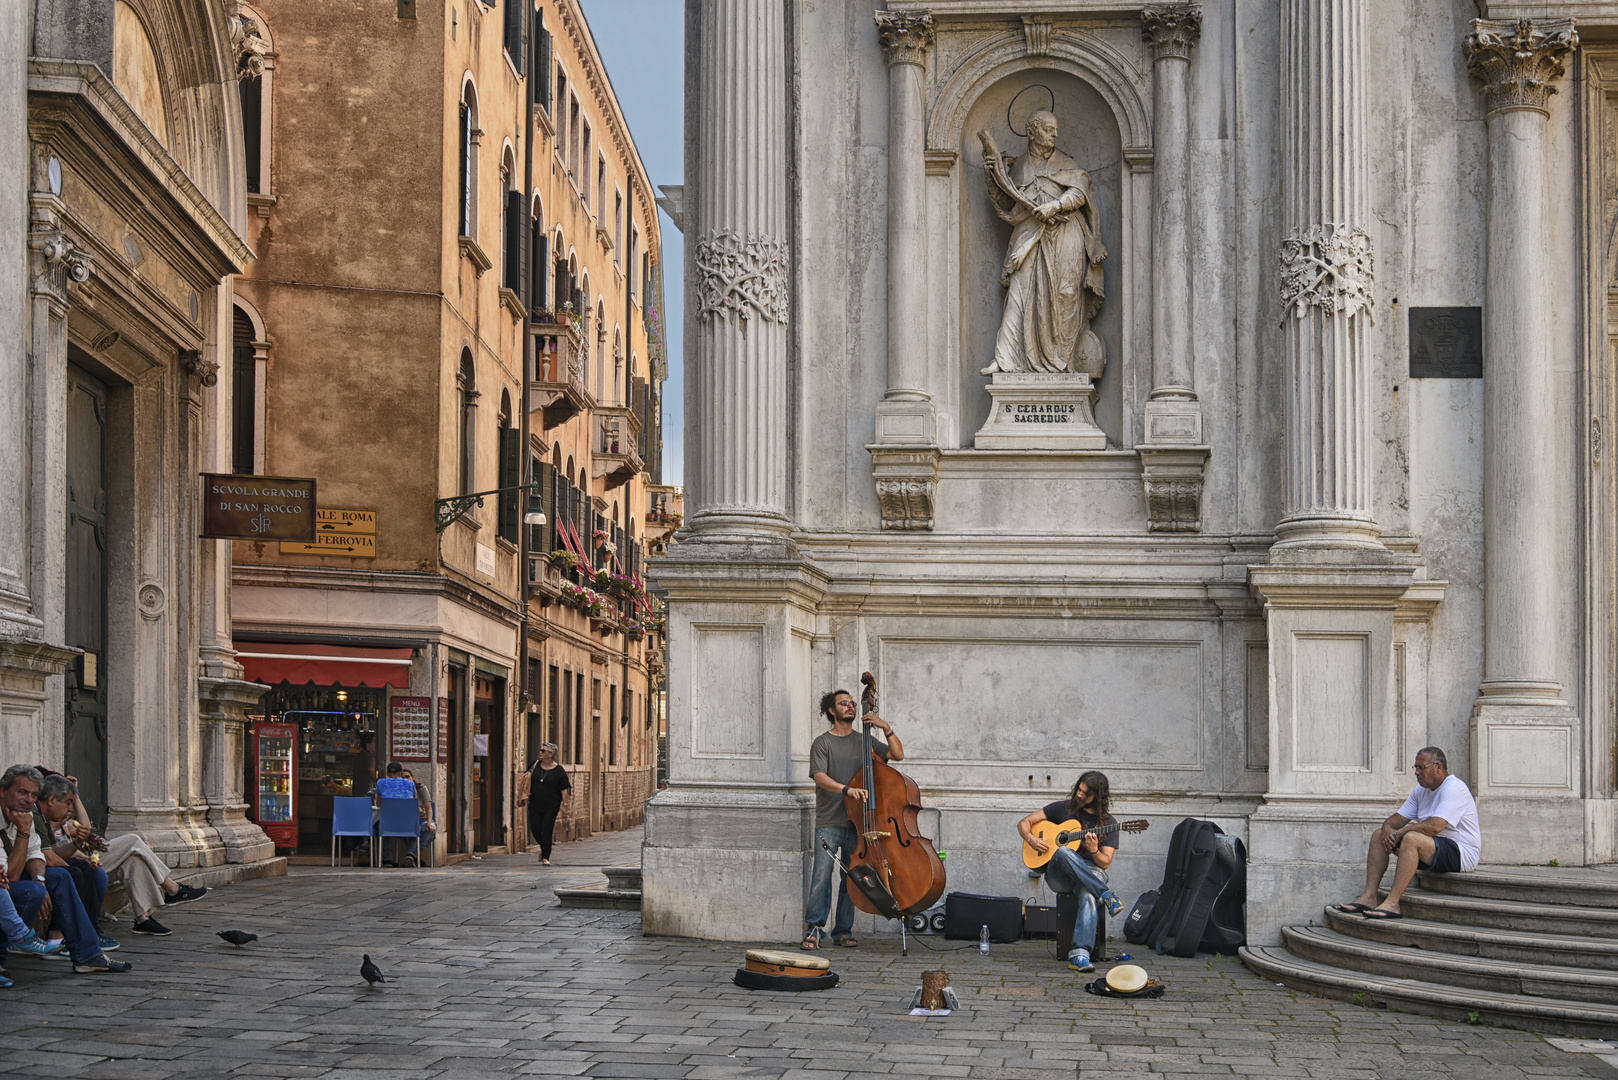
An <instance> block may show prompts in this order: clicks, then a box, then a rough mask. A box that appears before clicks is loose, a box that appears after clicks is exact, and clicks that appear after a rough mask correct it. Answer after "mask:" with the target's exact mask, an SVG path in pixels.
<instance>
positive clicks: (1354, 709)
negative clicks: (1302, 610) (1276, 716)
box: [1292, 634, 1371, 771]
mask: <svg viewBox="0 0 1618 1080" xmlns="http://www.w3.org/2000/svg"><path fill="white" fill-rule="evenodd" d="M1293 649H1294V650H1295V653H1296V660H1295V664H1294V667H1293V669H1292V670H1293V675H1294V680H1293V686H1292V700H1293V703H1294V704H1293V708H1294V709H1295V710H1296V712H1297V714H1298V715H1299V716H1300V717H1304V718H1306V719H1305V723H1306V724H1307V731H1305V732H1301V733H1300V735H1301V736H1304V737H1300V738H1299V739H1298V740H1297V741H1296V742H1294V743H1293V748H1292V749H1293V768H1295V769H1300V770H1302V769H1327V770H1332V771H1340V770H1343V769H1369V768H1370V767H1371V641H1370V635H1369V634H1294V635H1293Z"/></svg>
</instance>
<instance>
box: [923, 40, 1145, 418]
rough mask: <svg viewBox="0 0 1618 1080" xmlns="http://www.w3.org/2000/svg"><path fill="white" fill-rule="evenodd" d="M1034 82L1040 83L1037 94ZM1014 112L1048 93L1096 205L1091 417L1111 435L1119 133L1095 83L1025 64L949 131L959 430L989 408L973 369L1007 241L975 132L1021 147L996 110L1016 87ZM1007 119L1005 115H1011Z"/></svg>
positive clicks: (1118, 346)
mask: <svg viewBox="0 0 1618 1080" xmlns="http://www.w3.org/2000/svg"><path fill="white" fill-rule="evenodd" d="M1040 87H1049V88H1050V90H1051V94H1050V95H1049V96H1047V95H1045V93H1044V91H1043V90H1041V89H1040ZM1025 90H1026V91H1027V93H1024V94H1023V97H1022V100H1021V101H1019V102H1018V111H1019V113H1022V112H1024V111H1032V110H1031V109H1029V108H1028V106H1029V105H1030V104H1031V103H1032V102H1034V101H1038V103H1039V107H1041V108H1043V107H1045V106H1046V104H1047V103H1048V102H1049V100H1050V98H1051V97H1054V98H1055V109H1054V110H1053V111H1054V112H1055V113H1056V118H1057V121H1058V123H1059V124H1060V125H1061V134H1060V136H1059V137H1058V139H1057V143H1056V147H1057V150H1058V151H1060V152H1062V153H1064V154H1067V155H1068V156H1069V157H1071V158H1072V159H1073V160H1074V161H1076V162H1078V164H1079V167H1080V168H1081V169H1084V170H1085V171H1086V172H1088V173H1089V174H1090V179H1091V180H1092V181H1093V182H1094V184H1095V196H1096V208H1097V211H1098V216H1099V224H1100V231H1101V240H1102V242H1103V243H1104V244H1106V246H1107V251H1108V253H1109V254H1108V258H1107V261H1106V262H1105V263H1104V264H1103V267H1102V273H1103V278H1104V284H1105V299H1104V300H1103V302H1102V305H1101V310H1100V311H1099V313H1098V314H1097V315H1096V318H1095V320H1094V321H1093V322H1092V323H1091V329H1092V330H1093V331H1095V333H1096V334H1097V336H1099V337H1100V338H1101V340H1102V343H1103V344H1104V345H1105V347H1106V353H1107V366H1106V368H1105V369H1104V370H1103V372H1102V375H1101V379H1100V380H1099V383H1098V386H1097V398H1096V410H1095V411H1096V423H1097V424H1098V425H1099V426H1100V427H1101V429H1102V430H1103V431H1105V432H1106V433H1107V435H1108V437H1109V438H1110V439H1111V440H1112V441H1113V442H1118V441H1119V440H1120V433H1121V431H1122V427H1123V425H1122V401H1123V398H1122V395H1121V392H1120V390H1121V385H1122V382H1123V380H1122V379H1121V378H1119V377H1118V374H1119V371H1120V369H1121V367H1122V364H1121V357H1122V355H1123V331H1124V321H1123V302H1122V294H1123V288H1122V285H1123V282H1122V277H1121V273H1120V270H1121V268H1122V264H1123V259H1121V258H1119V252H1120V250H1121V248H1122V246H1123V245H1122V242H1121V241H1122V233H1123V209H1122V182H1123V177H1122V173H1123V141H1122V138H1121V135H1120V132H1119V130H1118V123H1117V121H1116V120H1115V119H1114V117H1113V113H1112V110H1111V109H1110V108H1109V107H1108V106H1107V103H1106V101H1105V100H1104V99H1103V98H1102V96H1101V94H1100V93H1098V92H1097V91H1096V89H1095V87H1093V86H1091V85H1090V84H1089V83H1087V82H1085V81H1084V80H1082V79H1080V78H1078V77H1077V76H1075V75H1072V74H1069V73H1068V72H1065V71H1057V70H1054V69H1050V68H1027V69H1024V70H1021V71H1017V72H1013V73H1011V74H1008V75H1005V76H1003V77H1002V78H1000V79H999V80H997V81H996V82H994V83H993V84H991V85H990V86H988V87H986V88H985V89H984V91H983V93H982V95H980V96H979V97H978V99H977V100H976V101H975V102H974V103H973V105H972V108H971V109H970V110H969V111H968V112H967V114H966V119H965V123H964V124H963V126H962V128H961V130H960V132H959V133H958V134H957V139H958V140H959V142H958V143H957V145H956V147H955V149H956V150H957V152H958V153H959V154H960V162H961V170H960V174H961V183H960V186H959V189H958V195H959V198H960V209H959V214H960V222H961V237H960V283H961V284H960V301H959V307H958V310H959V313H960V324H961V376H962V378H963V380H965V384H964V386H963V392H962V394H961V403H962V415H961V428H960V430H961V431H962V432H972V431H976V430H977V429H978V428H980V427H981V426H982V425H983V423H984V421H986V420H987V419H988V416H989V394H988V391H987V390H986V389H985V386H986V385H987V382H988V380H987V378H986V377H985V376H983V375H980V374H979V371H980V370H981V369H982V368H983V366H984V365H985V364H987V363H988V362H989V361H990V360H991V359H992V358H993V356H994V342H995V336H996V334H997V333H998V332H999V329H1000V321H1001V317H1002V314H1003V312H1004V306H1005V297H1006V290H1005V289H1004V288H1002V287H1001V285H1000V272H1001V268H1002V264H1003V262H1004V260H1005V256H1006V248H1007V245H1008V244H1009V242H1010V240H1011V231H1012V230H1011V226H1010V225H1009V224H1007V223H1006V222H1004V221H1002V220H1001V219H1000V217H999V216H998V215H997V214H996V213H995V210H994V205H993V204H992V203H991V202H990V201H989V197H988V194H987V192H986V190H985V186H986V185H985V181H984V173H983V147H982V144H981V142H980V141H979V139H978V132H979V131H983V130H987V131H988V132H989V133H990V134H991V135H993V136H994V139H995V142H996V144H998V145H999V147H1000V149H1001V151H1002V152H1004V153H1007V154H1011V155H1014V156H1017V155H1021V154H1022V153H1023V152H1024V151H1025V150H1026V149H1027V146H1028V143H1027V139H1025V138H1024V137H1023V136H1022V134H1021V133H1020V132H1013V131H1012V130H1011V128H1010V127H1009V126H1008V125H1007V122H1006V109H1007V107H1008V106H1009V105H1010V104H1011V102H1012V99H1013V98H1015V97H1016V96H1017V95H1018V94H1019V93H1022V92H1023V91H1025ZM1014 119H1015V118H1014Z"/></svg>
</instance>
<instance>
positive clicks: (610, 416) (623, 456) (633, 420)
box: [594, 406, 646, 490]
mask: <svg viewBox="0 0 1618 1080" xmlns="http://www.w3.org/2000/svg"><path fill="white" fill-rule="evenodd" d="M639 436H640V419H639V418H638V417H637V416H636V415H635V410H633V409H631V408H628V407H622V406H608V407H603V408H597V409H596V445H595V447H594V449H595V469H594V472H595V475H596V476H598V477H606V480H607V488H608V490H611V489H612V488H615V487H621V486H623V485H624V484H627V483H629V481H631V480H633V479H634V478H635V476H636V474H637V473H639V472H640V471H641V470H642V469H644V468H645V467H646V463H645V461H644V460H643V459H642V458H641V453H640V446H639Z"/></svg>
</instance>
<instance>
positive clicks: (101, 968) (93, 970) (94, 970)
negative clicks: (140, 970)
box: [73, 953, 135, 975]
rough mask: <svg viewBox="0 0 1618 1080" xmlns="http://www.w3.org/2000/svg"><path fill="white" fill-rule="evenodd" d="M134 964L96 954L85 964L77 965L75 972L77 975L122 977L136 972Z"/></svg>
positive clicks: (74, 967)
mask: <svg viewBox="0 0 1618 1080" xmlns="http://www.w3.org/2000/svg"><path fill="white" fill-rule="evenodd" d="M134 967H135V965H134V964H126V963H124V962H122V961H121V960H109V959H107V954H106V953H96V954H95V955H94V956H92V957H90V959H88V960H86V961H85V962H84V963H82V964H80V963H75V964H74V965H73V972H74V974H76V975H122V974H123V973H124V972H126V971H132V970H134Z"/></svg>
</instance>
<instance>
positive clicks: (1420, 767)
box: [1416, 761, 1438, 772]
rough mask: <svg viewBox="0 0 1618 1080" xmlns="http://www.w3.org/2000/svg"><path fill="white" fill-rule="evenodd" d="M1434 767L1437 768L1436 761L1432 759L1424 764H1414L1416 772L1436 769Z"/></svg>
mask: <svg viewBox="0 0 1618 1080" xmlns="http://www.w3.org/2000/svg"><path fill="white" fill-rule="evenodd" d="M1436 768H1438V762H1436V761H1432V762H1428V763H1427V764H1426V765H1417V766H1416V771H1417V772H1426V771H1427V770H1428V769H1436Z"/></svg>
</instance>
